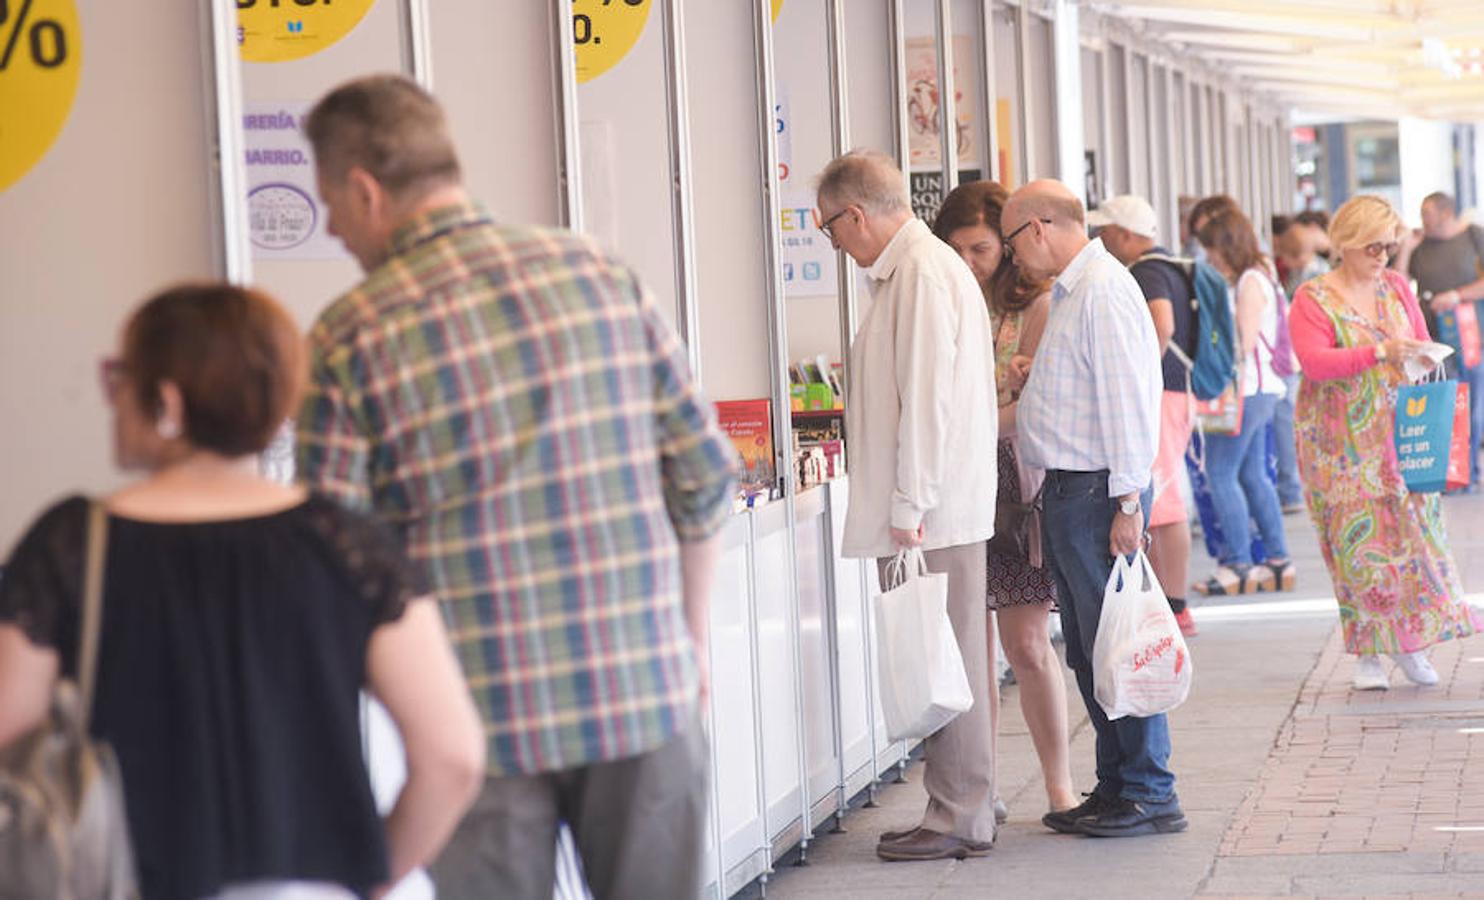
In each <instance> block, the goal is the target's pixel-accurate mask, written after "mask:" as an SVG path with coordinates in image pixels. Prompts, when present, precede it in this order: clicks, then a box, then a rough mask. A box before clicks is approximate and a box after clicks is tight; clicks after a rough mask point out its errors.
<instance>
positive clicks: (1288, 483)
mask: <svg viewBox="0 0 1484 900" xmlns="http://www.w3.org/2000/svg"><path fill="white" fill-rule="evenodd" d="M1283 383H1284V384H1286V385H1288V392H1287V393H1286V394H1284V395H1283V396H1281V397H1279V398H1278V405H1277V406H1276V407H1274V409H1273V454H1274V455H1275V456H1276V457H1277V458H1278V502H1279V503H1281V504H1282V505H1283V506H1290V505H1292V504H1295V503H1303V502H1304V486H1303V485H1302V484H1300V483H1299V474H1298V451H1297V449H1296V448H1295V447H1294V439H1293V405H1294V404H1295V403H1297V402H1298V386H1299V376H1298V375H1289V376H1288V377H1286V378H1284V379H1283Z"/></svg>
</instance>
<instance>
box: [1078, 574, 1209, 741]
mask: <svg viewBox="0 0 1484 900" xmlns="http://www.w3.org/2000/svg"><path fill="white" fill-rule="evenodd" d="M1191 672H1192V669H1191V663H1190V650H1189V648H1187V647H1186V646H1185V638H1184V637H1183V636H1181V634H1180V625H1179V623H1177V622H1176V621H1175V614H1174V613H1172V612H1170V604H1169V601H1168V600H1166V599H1165V594H1164V591H1163V590H1161V589H1160V586H1159V579H1157V578H1155V577H1154V570H1153V569H1152V568H1150V566H1149V558H1148V557H1146V556H1145V555H1144V551H1142V550H1140V551H1139V553H1138V555H1137V556H1135V557H1134V561H1133V562H1132V563H1130V562H1129V561H1128V559H1127V558H1125V557H1124V556H1122V555H1121V554H1120V555H1119V556H1118V558H1117V560H1116V561H1115V562H1114V564H1113V574H1112V575H1110V576H1109V577H1108V586H1107V587H1106V588H1105V589H1104V590H1103V614H1102V616H1101V618H1099V620H1098V636H1097V640H1096V641H1095V642H1094V643H1093V648H1092V684H1093V694H1094V695H1095V696H1096V697H1097V700H1098V704H1099V705H1100V706H1102V707H1103V712H1105V713H1107V714H1108V718H1110V719H1119V718H1122V717H1124V716H1152V715H1155V714H1156V713H1162V712H1168V711H1169V710H1172V709H1174V708H1175V707H1177V706H1179V705H1180V704H1181V703H1184V702H1185V698H1186V696H1187V695H1188V694H1189V693H1190V679H1191Z"/></svg>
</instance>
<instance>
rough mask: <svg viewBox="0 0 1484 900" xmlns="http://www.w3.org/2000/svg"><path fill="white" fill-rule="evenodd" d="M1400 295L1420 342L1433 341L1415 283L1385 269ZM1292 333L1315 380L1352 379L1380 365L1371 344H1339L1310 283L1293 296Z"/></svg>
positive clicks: (1306, 369) (1302, 362)
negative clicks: (1413, 286) (1415, 289)
mask: <svg viewBox="0 0 1484 900" xmlns="http://www.w3.org/2000/svg"><path fill="white" fill-rule="evenodd" d="M1384 274H1385V278H1386V280H1387V281H1388V282H1390V284H1391V287H1392V289H1393V290H1395V291H1396V293H1397V296H1399V297H1401V298H1402V303H1403V305H1405V306H1406V309H1407V319H1408V321H1410V322H1411V323H1412V335H1413V337H1415V338H1417V339H1418V340H1420V341H1430V340H1432V338H1431V337H1430V336H1429V335H1428V333H1427V323H1426V321H1424V320H1423V318H1422V307H1420V306H1418V305H1417V297H1416V295H1414V294H1413V293H1412V287H1411V285H1409V284H1407V280H1406V279H1405V278H1403V277H1402V276H1401V274H1400V273H1399V272H1396V271H1394V270H1392V269H1387V270H1386V271H1385V273H1384ZM1288 332H1289V334H1290V335H1291V336H1292V338H1293V352H1294V353H1296V354H1297V355H1298V359H1299V365H1301V366H1302V367H1303V370H1304V377H1305V378H1312V379H1314V380H1315V381H1331V380H1334V379H1336V378H1350V377H1352V376H1354V375H1358V374H1359V373H1361V372H1363V371H1365V370H1366V369H1369V368H1370V367H1371V366H1374V365H1376V351H1375V350H1373V349H1371V345H1369V344H1367V345H1365V346H1361V347H1339V346H1336V344H1337V343H1338V342H1337V341H1336V340H1335V327H1334V324H1333V323H1332V322H1330V320H1329V315H1328V314H1327V313H1325V311H1324V310H1323V309H1321V308H1320V306H1319V301H1318V300H1315V299H1314V295H1313V292H1312V291H1310V290H1309V286H1308V285H1307V284H1306V285H1304V286H1303V287H1301V288H1299V290H1298V293H1297V294H1295V295H1294V298H1293V308H1292V309H1290V310H1289V311H1288Z"/></svg>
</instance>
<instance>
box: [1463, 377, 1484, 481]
mask: <svg viewBox="0 0 1484 900" xmlns="http://www.w3.org/2000/svg"><path fill="white" fill-rule="evenodd" d="M1458 380H1459V383H1461V384H1466V385H1468V386H1469V429H1470V434H1469V484H1478V483H1479V438H1480V437H1481V436H1484V362H1481V363H1479V365H1477V366H1474V367H1473V368H1472V369H1470V368H1466V367H1464V366H1462V365H1460V366H1459V367H1458Z"/></svg>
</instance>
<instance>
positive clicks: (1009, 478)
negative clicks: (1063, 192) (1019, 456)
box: [988, 311, 1056, 609]
mask: <svg viewBox="0 0 1484 900" xmlns="http://www.w3.org/2000/svg"><path fill="white" fill-rule="evenodd" d="M993 324H994V334H995V342H994V343H995V346H994V362H995V373H994V377H995V385H996V386H997V387H998V388H999V404H1000V406H1001V407H1004V406H1008V405H1010V404H1011V403H1013V402H1015V401H1014V398H1013V397H1012V396H1011V394H1010V388H1009V384H1010V381H1009V377H1008V373H1009V371H1010V359H1011V358H1012V357H1013V356H1015V354H1016V353H1017V352H1019V351H1020V338H1021V334H1022V333H1023V331H1024V328H1025V312H1024V311H1021V312H1015V313H1010V314H1009V315H1007V316H995V317H994V323H993ZM996 452H997V453H998V454H999V475H1000V478H999V491H1000V496H1002V497H1004V498H1006V499H1007V500H1010V501H1012V502H1015V503H1019V502H1022V497H1021V490H1020V467H1019V465H1018V464H1017V462H1016V457H1015V443H1014V441H1012V440H1010V439H1009V438H1001V439H1000V442H999V447H998V448H997V450H996ZM988 572H989V608H990V609H1004V608H1005V607H1007V606H1027V605H1030V604H1035V603H1046V602H1047V601H1052V600H1055V599H1056V582H1055V581H1053V580H1052V576H1051V570H1050V569H1048V568H1045V567H1044V566H1043V567H1041V568H1037V567H1036V566H1033V565H1031V563H1030V560H1028V559H1025V558H1024V557H1021V556H1011V555H1009V554H1005V553H996V552H994V551H993V550H991V551H989V564H988Z"/></svg>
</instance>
